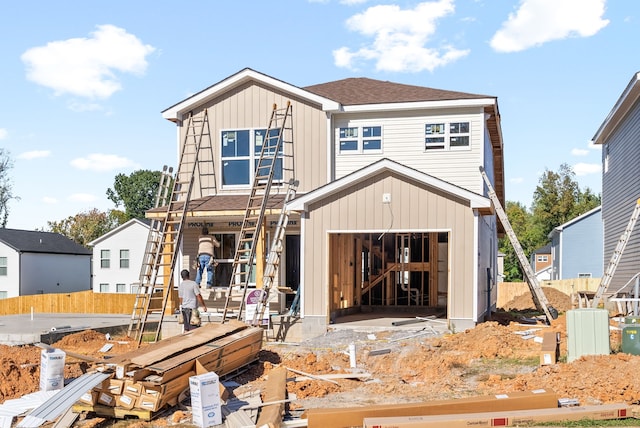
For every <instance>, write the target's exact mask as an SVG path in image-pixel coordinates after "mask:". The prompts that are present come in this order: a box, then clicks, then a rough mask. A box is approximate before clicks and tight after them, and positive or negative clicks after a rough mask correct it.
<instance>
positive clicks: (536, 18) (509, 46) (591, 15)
mask: <svg viewBox="0 0 640 428" xmlns="http://www.w3.org/2000/svg"><path fill="white" fill-rule="evenodd" d="M605 4H606V0H562V1H558V0H521V1H520V5H519V7H518V10H517V11H516V12H515V13H511V14H509V18H508V19H507V21H505V22H504V23H503V24H502V28H501V29H500V30H498V32H497V33H496V34H494V36H493V38H492V39H491V47H492V48H493V49H494V50H496V51H498V52H519V51H523V50H525V49H528V48H531V47H534V46H540V45H542V44H543V43H546V42H550V41H553V40H560V39H565V38H567V37H590V36H593V35H594V34H596V33H597V32H598V31H600V30H601V29H603V28H604V27H606V26H607V25H608V24H609V20H608V19H602V16H603V15H604V12H605Z"/></svg>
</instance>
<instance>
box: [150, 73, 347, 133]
mask: <svg viewBox="0 0 640 428" xmlns="http://www.w3.org/2000/svg"><path fill="white" fill-rule="evenodd" d="M250 81H259V82H261V83H263V84H265V85H267V86H271V87H273V88H277V89H279V90H281V91H284V92H288V93H290V94H292V95H294V96H296V97H299V98H303V99H307V100H309V101H311V102H313V103H316V104H319V105H320V106H321V107H322V109H323V110H324V111H338V110H339V109H340V105H339V104H338V103H337V102H335V101H332V100H329V99H327V98H324V97H321V96H318V95H315V94H312V93H311V92H308V91H305V90H304V89H301V88H299V87H297V86H293V85H290V84H288V83H286V82H283V81H282V80H278V79H275V78H273V77H270V76H267V75H265V74H262V73H258V72H257V71H255V70H252V69H250V68H245V69H244V70H241V71H239V72H238V73H236V74H234V75H232V76H229V77H227V78H226V79H224V80H222V81H220V82H218V83H216V84H214V85H212V86H209V87H208V88H206V89H204V90H202V91H200V92H198V93H197V94H195V95H192V96H191V97H189V98H186V99H185V100H183V101H180V102H179V103H177V104H175V105H173V106H171V107H169V108H167V109H166V110H163V111H162V117H163V118H165V119H167V120H169V121H172V122H176V121H179V120H181V119H182V117H183V116H184V114H186V113H187V112H189V111H190V110H193V109H194V108H195V107H197V106H199V105H202V104H205V103H207V102H208V101H210V100H212V99H214V98H215V97H217V96H219V95H220V94H221V93H224V92H226V91H229V90H230V89H233V88H235V87H237V86H240V85H242V84H244V83H246V82H250Z"/></svg>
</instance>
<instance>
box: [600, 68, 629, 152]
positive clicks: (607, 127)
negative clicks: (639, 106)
mask: <svg viewBox="0 0 640 428" xmlns="http://www.w3.org/2000/svg"><path fill="white" fill-rule="evenodd" d="M639 82H640V72H637V73H636V74H634V76H633V77H632V78H631V81H629V84H628V85H627V87H626V88H625V90H624V92H622V95H620V98H618V101H616V103H615V105H614V106H613V108H612V109H611V111H610V112H609V114H608V115H607V117H606V118H605V120H604V121H603V122H602V124H601V125H600V127H599V128H598V130H597V131H596V133H595V135H594V136H593V138H592V139H591V142H592V143H593V144H604V143H605V140H606V139H607V137H608V136H609V135H610V134H611V132H612V131H613V129H615V127H616V126H618V123H619V122H620V120H622V118H623V117H624V116H625V115H626V114H627V112H628V111H629V109H630V108H631V107H632V106H633V104H634V103H635V101H636V100H637V99H638V98H639V97H640V83H639Z"/></svg>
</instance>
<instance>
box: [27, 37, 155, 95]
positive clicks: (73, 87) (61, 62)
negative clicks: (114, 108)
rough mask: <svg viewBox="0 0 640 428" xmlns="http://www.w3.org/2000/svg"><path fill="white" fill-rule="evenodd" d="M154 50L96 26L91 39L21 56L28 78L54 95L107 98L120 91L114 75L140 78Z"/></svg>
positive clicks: (63, 42)
mask: <svg viewBox="0 0 640 428" xmlns="http://www.w3.org/2000/svg"><path fill="white" fill-rule="evenodd" d="M154 50H155V48H154V47H153V46H150V45H145V44H143V43H142V42H141V41H140V40H139V39H138V38H137V37H136V36H134V35H133V34H129V33H127V32H126V31H125V30H124V29H122V28H118V27H115V26H113V25H99V26H98V27H97V30H96V31H94V32H93V33H91V37H90V38H74V39H68V40H59V41H54V42H49V43H47V44H46V46H38V47H35V48H31V49H28V50H27V51H26V52H25V53H23V54H22V57H21V58H22V61H23V62H24V63H25V65H26V68H27V79H29V80H31V81H33V82H35V83H37V84H39V85H42V86H45V87H47V88H51V89H53V90H54V93H55V94H56V95H63V94H71V95H75V96H79V97H87V98H108V97H110V96H111V95H112V94H113V93H114V92H116V91H119V90H120V89H121V84H120V81H119V79H118V77H117V76H116V74H115V73H116V72H121V73H132V74H136V75H142V74H144V72H145V71H146V68H147V61H146V56H147V55H149V54H151V53H152V52H153V51H154Z"/></svg>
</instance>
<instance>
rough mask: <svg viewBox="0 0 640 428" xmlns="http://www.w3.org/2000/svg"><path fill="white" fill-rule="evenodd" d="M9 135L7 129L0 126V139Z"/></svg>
mask: <svg viewBox="0 0 640 428" xmlns="http://www.w3.org/2000/svg"><path fill="white" fill-rule="evenodd" d="M8 135H9V131H7V130H6V129H4V128H0V140H4V139H5V138H7V136H8Z"/></svg>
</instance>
